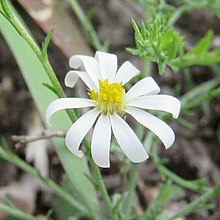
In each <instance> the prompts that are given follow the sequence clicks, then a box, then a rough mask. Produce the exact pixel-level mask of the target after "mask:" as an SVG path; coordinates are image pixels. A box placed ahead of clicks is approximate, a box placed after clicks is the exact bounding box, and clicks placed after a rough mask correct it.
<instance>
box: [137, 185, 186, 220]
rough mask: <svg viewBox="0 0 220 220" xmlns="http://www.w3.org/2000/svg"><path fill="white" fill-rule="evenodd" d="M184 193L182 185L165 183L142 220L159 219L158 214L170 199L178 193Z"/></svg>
mask: <svg viewBox="0 0 220 220" xmlns="http://www.w3.org/2000/svg"><path fill="white" fill-rule="evenodd" d="M181 194H183V191H182V189H181V188H180V187H178V186H176V185H173V184H171V183H164V184H163V185H162V186H161V187H160V192H159V194H158V196H157V197H156V199H155V200H154V201H153V202H151V203H150V205H149V207H148V208H147V210H146V211H145V212H144V214H143V216H142V217H141V219H142V220H144V219H148V220H154V219H157V217H158V215H159V214H160V213H161V212H162V210H163V208H164V207H165V205H166V204H167V203H168V201H169V200H170V199H171V198H172V197H174V196H177V195H181Z"/></svg>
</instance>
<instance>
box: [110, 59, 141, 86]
mask: <svg viewBox="0 0 220 220" xmlns="http://www.w3.org/2000/svg"><path fill="white" fill-rule="evenodd" d="M139 73H140V70H139V69H137V68H136V67H135V66H134V65H133V64H132V63H130V62H129V61H125V62H124V63H123V64H122V65H121V67H120V68H119V70H118V72H117V73H116V76H115V80H114V81H115V82H118V83H120V82H122V83H123V85H124V84H126V83H127V82H128V81H129V80H130V79H131V78H133V77H134V76H136V75H138V74H139Z"/></svg>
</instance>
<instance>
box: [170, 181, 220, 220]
mask: <svg viewBox="0 0 220 220" xmlns="http://www.w3.org/2000/svg"><path fill="white" fill-rule="evenodd" d="M219 194H220V183H218V184H217V185H216V186H215V187H214V188H213V189H209V190H208V191H207V192H206V193H205V194H203V195H201V196H200V197H199V198H197V199H196V200H194V201H192V202H190V203H189V204H188V205H187V206H185V207H184V208H182V209H180V210H179V211H178V212H177V213H176V214H175V215H174V216H172V217H171V218H169V220H175V219H177V218H179V217H182V216H186V215H189V214H190V213H194V212H196V211H198V210H199V209H201V208H203V207H204V206H205V205H206V203H207V202H208V201H209V200H210V199H212V198H214V197H217V196H219Z"/></svg>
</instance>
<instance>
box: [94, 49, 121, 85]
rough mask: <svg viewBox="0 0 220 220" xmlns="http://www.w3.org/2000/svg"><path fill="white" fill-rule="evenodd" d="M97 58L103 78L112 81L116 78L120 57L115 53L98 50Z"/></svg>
mask: <svg viewBox="0 0 220 220" xmlns="http://www.w3.org/2000/svg"><path fill="white" fill-rule="evenodd" d="M95 58H96V59H97V61H98V63H99V67H100V70H101V74H102V77H103V80H105V79H108V80H109V81H110V82H112V81H113V79H114V78H115V74H116V71H117V66H118V65H117V63H118V59H117V56H116V55H115V54H111V53H105V52H100V51H97V52H96V54H95Z"/></svg>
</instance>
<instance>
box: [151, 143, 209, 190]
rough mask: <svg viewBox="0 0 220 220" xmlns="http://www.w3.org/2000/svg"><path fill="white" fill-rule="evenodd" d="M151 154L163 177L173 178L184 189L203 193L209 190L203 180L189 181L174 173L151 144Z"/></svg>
mask: <svg viewBox="0 0 220 220" xmlns="http://www.w3.org/2000/svg"><path fill="white" fill-rule="evenodd" d="M149 154H150V156H151V158H152V159H153V161H154V163H155V165H156V167H157V169H158V171H159V172H160V174H161V175H162V176H163V177H165V178H168V179H170V180H172V181H173V182H174V183H176V184H177V185H179V186H181V187H182V188H184V189H189V190H192V191H195V192H202V193H203V192H207V191H208V190H209V188H208V187H205V186H204V181H203V180H196V181H188V180H185V179H183V178H181V177H179V176H178V175H176V174H175V173H173V172H172V171H170V170H169V169H167V168H166V167H165V166H164V165H163V163H162V161H161V160H160V159H159V157H158V155H157V149H156V146H155V145H154V146H151V150H150V152H149Z"/></svg>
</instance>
